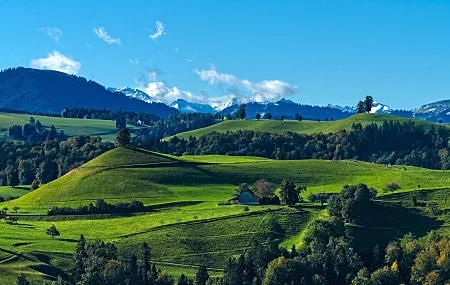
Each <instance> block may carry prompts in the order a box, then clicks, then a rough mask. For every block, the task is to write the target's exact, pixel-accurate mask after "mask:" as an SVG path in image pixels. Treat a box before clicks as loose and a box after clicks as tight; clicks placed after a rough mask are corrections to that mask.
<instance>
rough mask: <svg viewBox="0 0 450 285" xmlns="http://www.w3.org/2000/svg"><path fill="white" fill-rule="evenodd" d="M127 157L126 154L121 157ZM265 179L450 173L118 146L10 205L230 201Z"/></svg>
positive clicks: (440, 181)
mask: <svg viewBox="0 0 450 285" xmlns="http://www.w3.org/2000/svg"><path fill="white" fill-rule="evenodd" d="M117 158H120V159H117ZM258 179H266V180H268V181H271V182H273V183H275V184H277V185H280V184H281V182H282V180H283V179H291V180H293V181H294V182H295V183H296V184H297V185H305V186H307V187H308V191H307V192H306V193H304V194H303V195H304V196H305V197H306V196H307V195H308V194H309V192H338V191H339V190H340V189H341V188H342V186H343V185H345V184H354V183H366V184H367V185H369V186H370V187H374V188H376V189H378V190H380V191H381V190H382V189H383V188H384V187H385V186H386V184H388V183H390V182H393V181H394V182H396V183H398V184H400V186H401V187H402V189H405V190H410V189H416V188H417V187H418V185H421V187H422V188H433V187H444V186H448V185H450V172H448V171H441V170H428V169H423V168H416V167H406V166H389V167H388V166H385V165H379V164H373V163H367V162H360V161H357V162H354V161H335V162H333V161H327V160H289V161H280V160H270V159H259V158H252V157H228V156H217V155H216V156H206V157H203V156H187V157H180V158H175V157H171V156H168V155H161V154H154V153H152V152H147V151H143V150H131V149H124V148H119V149H115V150H112V151H110V152H108V153H106V154H104V155H102V156H100V157H98V158H96V159H94V160H92V161H91V162H89V163H87V164H85V165H83V166H82V167H80V168H78V169H75V170H74V171H72V172H70V173H68V174H66V175H65V176H63V177H61V178H59V179H57V180H55V181H53V182H50V183H48V184H47V185H43V186H41V187H40V188H39V189H38V190H36V191H34V192H31V193H29V194H28V195H26V196H23V197H21V198H19V199H17V200H15V201H14V202H10V203H9V204H10V205H12V204H14V205H18V206H20V207H21V208H22V209H23V210H27V211H31V212H39V211H40V212H43V211H45V210H46V209H48V208H49V207H52V206H60V205H64V204H67V205H72V206H73V205H75V206H76V205H79V204H88V203H90V202H94V201H95V199H97V198H103V199H105V200H107V201H109V202H112V203H116V202H120V201H132V200H139V201H142V202H144V204H146V205H151V204H163V203H172V202H213V203H219V202H225V201H227V200H228V199H230V198H231V197H232V195H233V193H234V191H235V189H236V187H237V185H239V184H240V183H249V184H253V183H254V182H255V181H256V180H258Z"/></svg>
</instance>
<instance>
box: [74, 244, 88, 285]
mask: <svg viewBox="0 0 450 285" xmlns="http://www.w3.org/2000/svg"><path fill="white" fill-rule="evenodd" d="M86 258H87V252H86V239H85V238H84V235H80V239H79V240H78V242H77V246H76V248H75V254H74V259H75V269H74V271H73V276H72V277H73V280H74V281H75V283H76V282H79V281H81V278H82V276H83V274H85V273H86V266H85V259H86Z"/></svg>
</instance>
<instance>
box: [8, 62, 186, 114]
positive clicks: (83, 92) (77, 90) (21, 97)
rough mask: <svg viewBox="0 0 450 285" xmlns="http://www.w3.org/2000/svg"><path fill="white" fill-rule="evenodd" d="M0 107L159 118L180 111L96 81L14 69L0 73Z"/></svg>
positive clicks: (64, 74)
mask: <svg viewBox="0 0 450 285" xmlns="http://www.w3.org/2000/svg"><path fill="white" fill-rule="evenodd" d="M0 107H3V108H9V109H15V110H23V111H28V112H43V113H46V112H49V113H57V114H59V113H60V112H61V111H62V110H63V109H64V108H74V107H84V108H93V109H109V110H118V109H121V110H124V111H135V112H144V113H154V114H156V115H158V116H160V117H166V116H168V115H169V114H173V113H178V112H179V111H178V110H176V109H174V108H171V107H169V106H167V105H165V104H162V103H156V102H153V103H146V102H143V101H141V100H137V99H133V98H129V97H127V96H126V95H124V94H122V93H120V92H115V93H113V92H110V91H108V90H106V89H105V87H103V86H101V85H100V84H98V83H96V82H95V81H91V80H87V79H85V78H82V77H77V76H74V75H68V74H66V73H62V72H58V71H52V70H38V69H31V68H21V67H20V68H14V69H7V70H4V71H1V72H0Z"/></svg>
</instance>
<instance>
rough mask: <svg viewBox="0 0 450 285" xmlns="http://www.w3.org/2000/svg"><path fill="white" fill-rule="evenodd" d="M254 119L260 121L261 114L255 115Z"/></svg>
mask: <svg viewBox="0 0 450 285" xmlns="http://www.w3.org/2000/svg"><path fill="white" fill-rule="evenodd" d="M255 118H256V119H257V120H258V121H259V119H261V114H260V113H258V114H256V116H255Z"/></svg>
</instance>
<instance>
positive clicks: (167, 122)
mask: <svg viewBox="0 0 450 285" xmlns="http://www.w3.org/2000/svg"><path fill="white" fill-rule="evenodd" d="M223 119H224V117H223V116H222V115H220V114H214V115H212V114H206V113H182V114H172V115H169V116H168V117H166V118H164V119H160V120H154V121H150V122H147V121H145V125H146V128H142V129H139V130H137V131H136V132H135V134H136V139H137V141H138V142H139V141H145V140H147V139H155V140H160V139H162V138H165V137H168V136H172V135H175V134H178V133H182V132H187V131H191V130H195V129H199V128H204V127H208V126H211V125H214V124H216V123H218V122H221V121H223Z"/></svg>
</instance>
